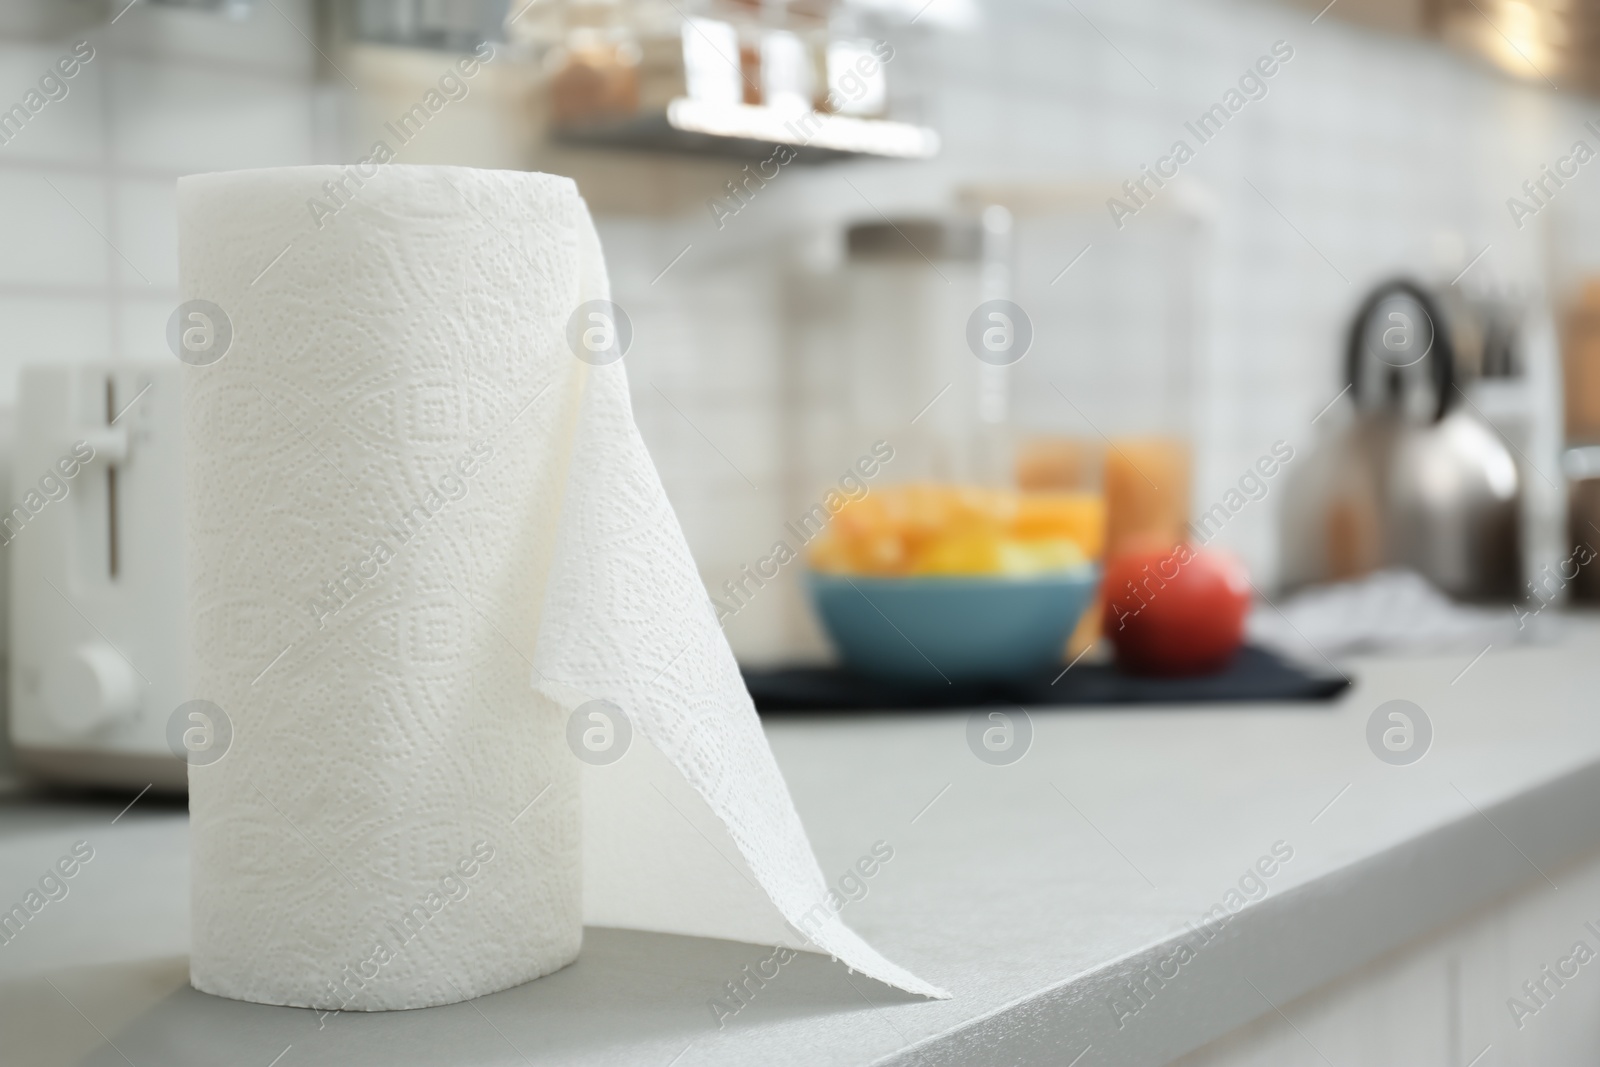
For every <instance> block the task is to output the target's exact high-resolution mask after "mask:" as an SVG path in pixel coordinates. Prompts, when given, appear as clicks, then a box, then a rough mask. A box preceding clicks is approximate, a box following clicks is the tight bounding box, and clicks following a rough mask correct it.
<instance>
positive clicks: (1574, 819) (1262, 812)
mask: <svg viewBox="0 0 1600 1067" xmlns="http://www.w3.org/2000/svg"><path fill="white" fill-rule="evenodd" d="M1564 621H1565V625H1564V626H1563V627H1562V630H1563V632H1562V634H1561V636H1560V637H1559V638H1558V639H1557V640H1555V642H1554V643H1551V644H1546V645H1540V646H1520V647H1510V648H1505V649H1501V648H1499V647H1495V648H1491V649H1489V650H1488V651H1487V653H1486V654H1483V655H1482V656H1481V657H1479V658H1477V659H1476V660H1474V659H1473V654H1472V652H1471V651H1468V652H1461V653H1451V654H1448V655H1445V654H1440V655H1433V656H1411V657H1405V658H1395V659H1360V660H1357V661H1355V662H1354V663H1353V664H1352V665H1350V667H1349V670H1350V671H1351V673H1352V675H1353V676H1354V678H1355V679H1356V683H1355V685H1354V686H1353V687H1352V689H1350V690H1349V691H1347V692H1346V694H1345V695H1344V696H1343V697H1341V698H1340V699H1338V700H1336V701H1333V702H1329V703H1324V704H1300V705H1250V706H1242V705H1235V706H1228V705H1213V706H1202V707H1165V708H1159V709H1134V708H1119V709H1116V710H1095V709H1083V708H1074V709H1071V710H1067V709H1062V710H1049V709H1035V710H1034V711H1033V712H1032V714H1031V723H1032V732H1033V737H1032V741H1031V744H1030V747H1029V749H1028V751H1027V754H1026V755H1025V756H1024V757H1023V758H1022V759H1021V760H1019V761H1017V762H1015V763H1012V764H1009V765H993V764H991V763H987V762H984V761H983V760H980V759H979V758H977V757H976V756H975V755H974V753H973V751H972V750H971V749H970V748H969V747H968V741H967V736H968V729H967V728H968V716H967V715H966V714H963V713H938V714H931V713H930V714H916V713H905V712H900V713H896V714H893V715H877V716H851V717H796V718H786V719H782V720H778V721H772V722H769V723H768V724H767V732H768V735H769V737H770V738H771V741H772V746H773V749H774V751H775V752H776V753H777V758H778V762H779V764H780V765H781V766H782V768H783V771H784V773H785V775H786V776H787V778H788V782H789V786H790V789H791V791H792V792H793V795H794V798H795V803H796V805H797V806H798V808H799V810H800V814H801V816H802V818H803V819H804V820H805V824H806V827H807V829H808V831H809V832H810V834H811V838H812V842H813V844H814V846H815V848H816V852H817V855H818V858H819V860H820V861H821V864H822V868H823V873H824V875H825V876H827V877H828V878H829V880H830V882H832V883H834V884H836V885H837V884H839V883H840V880H841V878H843V876H844V875H846V874H847V873H848V872H849V871H850V869H851V868H852V867H853V866H854V865H855V864H856V862H857V860H858V859H860V858H861V857H863V856H866V855H868V854H869V853H871V852H872V850H873V849H874V846H875V845H877V846H878V849H879V851H880V854H881V852H882V851H883V849H884V848H885V847H887V848H888V849H892V851H893V856H892V858H891V859H890V860H888V862H885V863H883V864H882V865H881V867H879V868H878V870H877V871H876V873H875V874H874V876H873V877H871V878H870V879H864V880H862V881H861V882H860V883H859V887H857V883H853V882H848V881H847V882H846V883H845V888H847V889H850V890H851V892H852V894H853V895H855V896H857V897H858V898H859V899H857V900H855V901H853V902H851V903H849V904H848V905H847V906H846V907H845V909H844V912H843V917H844V919H845V921H846V922H847V923H849V924H850V925H852V926H854V927H855V928H856V929H857V930H858V931H860V932H861V933H862V934H863V935H864V936H865V937H866V938H867V939H868V940H869V941H871V942H872V943H873V944H874V945H875V946H877V947H878V948H879V949H881V950H882V951H883V952H884V953H885V954H886V955H888V956H889V957H890V958H891V959H894V960H896V961H898V962H900V963H903V964H904V965H906V966H907V967H909V968H910V969H911V970H913V971H914V972H916V973H917V974H919V975H921V976H923V977H925V978H927V979H928V980H930V981H933V982H936V983H938V984H939V985H942V986H944V987H946V988H948V989H950V990H951V991H952V992H953V993H954V998H953V999H951V1000H948V1001H926V1000H923V999H921V998H917V997H912V996H908V995H905V994H902V993H899V992H897V991H895V990H892V989H889V988H887V987H885V986H882V985H879V984H877V983H875V982H872V981H870V980H868V979H865V978H863V977H862V976H861V975H858V974H850V973H848V972H847V971H846V970H845V969H844V968H843V967H841V966H839V965H837V964H834V963H832V962H830V961H829V960H828V959H827V958H826V957H821V956H814V955H810V954H801V955H799V956H797V957H796V958H795V959H793V960H792V961H790V962H788V963H786V964H784V965H783V966H782V967H781V968H779V971H778V974H777V975H776V977H773V978H771V979H770V980H769V981H767V982H766V983H765V985H764V986H759V987H755V988H754V991H753V992H751V993H750V994H748V1003H744V1004H742V1005H741V1006H740V1007H739V1010H738V1011H737V1012H735V1013H731V1014H730V1013H729V1011H728V1010H727V1009H726V1005H727V1004H729V1003H732V1002H730V1001H727V1000H726V999H724V1005H725V1007H724V1010H722V1011H720V1012H719V1011H718V1010H716V1009H715V1008H714V1007H713V1004H712V1002H713V1000H714V999H715V998H727V997H728V992H727V989H726V983H728V982H730V981H734V980H736V979H741V978H742V977H743V975H744V973H745V972H744V970H743V969H744V968H745V967H746V965H750V967H751V969H752V970H755V969H756V965H757V964H759V963H760V962H761V961H762V960H764V959H765V958H767V957H768V956H769V955H770V954H771V950H770V949H764V948H760V947H757V946H753V945H744V944H736V943H731V942H722V941H710V940H702V939H694V938H684V937H673V936H667V935H660V934H647V933H638V932H632V931H625V930H610V929H596V928H591V929H589V930H588V931H586V935H585V943H584V949H583V953H582V955H581V956H580V957H579V959H578V961H577V962H576V963H574V964H573V965H571V966H569V967H567V968H566V969H564V970H562V971H559V972H557V973H556V974H554V975H550V976H548V977H545V978H541V979H539V980H537V981H534V982H531V983H528V984H527V985H523V986H519V987H517V988H515V989H510V990H507V991H505V992H502V993H498V994H494V995H492V996H487V997H482V998H480V999H478V1000H475V1001H472V1002H469V1003H465V1004H457V1005H452V1006H448V1007H442V1008H430V1009H425V1010H419V1011H408V1012H390V1013H377V1014H356V1013H351V1014H343V1015H328V1016H321V1015H319V1014H318V1013H316V1012H313V1011H309V1010H302V1009H294V1008H281V1007H268V1006H263V1005H256V1004H245V1003H239V1002H234V1001H228V1000H223V999H219V998H215V997H210V996H206V995H204V994H201V993H197V992H195V991H194V990H193V989H191V988H189V986H188V984H187V966H188V965H187V959H186V956H185V952H186V949H187V944H188V931H187V916H186V911H187V901H188V877H189V872H188V857H187V844H186V817H185V814H184V811H183V808H182V806H181V804H174V803H172V802H171V801H161V800H158V799H156V798H154V797H151V796H146V797H143V798H141V799H139V800H138V801H137V802H136V803H134V804H133V805H132V807H131V808H128V809H127V810H126V811H122V809H123V807H124V805H126V804H127V803H128V801H129V800H130V799H132V798H131V791H130V795H128V796H118V797H101V798H72V797H39V796H35V795H25V794H13V795H11V796H10V797H7V798H5V799H4V800H3V801H0V906H3V907H6V908H9V907H10V905H11V904H12V903H14V902H16V901H20V899H21V898H22V895H23V894H24V893H26V892H27V891H28V889H29V888H30V887H31V886H33V885H35V884H36V883H37V882H38V880H39V878H40V876H41V875H43V874H44V873H45V872H46V871H47V869H48V868H50V867H51V866H52V865H53V864H54V863H55V862H56V860H57V859H58V858H59V857H61V856H62V855H65V854H67V853H68V852H69V851H70V850H71V848H72V846H73V844H74V843H75V842H78V841H86V842H89V844H90V846H91V847H92V848H93V850H94V858H93V859H92V860H91V861H90V862H89V863H87V864H85V865H84V866H83V867H82V869H81V870H80V871H79V872H78V873H77V875H76V876H75V877H74V878H73V879H72V880H71V881H70V884H69V892H68V894H67V896H66V897H64V898H63V899H60V900H56V901H52V902H50V903H49V904H48V905H46V906H45V907H44V909H43V910H41V911H40V912H39V914H38V915H37V916H36V917H35V918H34V920H33V921H32V922H30V923H29V924H28V925H27V926H26V927H25V928H24V929H23V930H22V931H21V933H20V934H19V935H18V936H16V937H15V938H14V939H13V940H12V941H11V942H10V943H8V944H3V945H0V1060H3V1061H4V1062H5V1063H6V1064H7V1065H9V1064H12V1063H16V1064H28V1065H30V1067H34V1065H55V1064H93V1065H102V1064H125V1063H126V1064H133V1065H136V1067H184V1065H188V1064H195V1065H200V1064H214V1063H229V1064H236V1065H241V1067H249V1065H259V1067H300V1065H304V1064H340V1065H359V1064H386V1065H387V1064H392V1065H407V1067H409V1065H434V1064H439V1065H445V1064H449V1065H472V1067H476V1065H487V1064H523V1063H538V1064H553V1063H562V1064H585V1065H601V1064H644V1065H651V1064H655V1065H659V1067H702V1065H709V1064H751V1063H761V1064H776V1065H783V1064H797V1065H798V1064H807V1065H814V1064H866V1063H883V1064H952V1065H955V1064H971V1063H988V1062H1005V1063H1040V1064H1044V1063H1049V1064H1057V1065H1066V1064H1078V1065H1079V1067H1098V1065H1102V1064H1153V1063H1162V1062H1165V1061H1166V1060H1168V1059H1170V1058H1172V1057H1174V1056H1177V1055H1180V1054H1182V1053H1184V1052H1186V1051H1189V1050H1191V1049H1194V1048H1197V1047H1199V1046H1201V1045H1203V1044H1205V1043H1206V1042H1208V1041H1210V1040H1212V1039H1213V1038H1215V1037H1218V1036H1220V1035H1221V1034H1223V1033H1226V1032H1227V1031H1229V1030H1231V1029H1233V1028H1234V1027H1236V1026H1238V1025H1240V1024H1242V1023H1244V1022H1246V1021H1248V1020H1250V1019H1252V1018H1255V1017H1256V1016H1259V1015H1261V1014H1262V1013H1265V1012H1269V1011H1272V1010H1273V1006H1275V1005H1282V1004H1284V1003H1285V1002H1287V1001H1289V1000H1292V999H1293V998H1295V997H1297V996H1299V995H1301V994H1303V993H1305V992H1308V991H1310V990H1312V989H1315V988H1317V987H1319V986H1321V985H1323V984H1325V983H1327V982H1329V981H1331V980H1334V979H1336V978H1338V977H1340V976H1341V975H1344V974H1347V973H1349V972H1350V971H1352V970H1353V969H1355V968H1357V967H1359V966H1360V965H1361V964H1363V963H1365V962H1367V961H1368V960H1371V959H1373V958H1375V957H1377V956H1379V955H1381V954H1383V953H1384V952H1386V951H1389V950H1391V949H1393V948H1395V947H1398V946H1400V945H1402V944H1404V943H1406V942H1408V941H1411V940H1413V939H1415V938H1417V937H1419V936H1422V935H1424V934H1426V933H1429V932H1430V931H1434V930H1437V929H1439V928H1442V927H1443V926H1445V925H1446V924H1448V923H1450V922H1452V921H1453V920H1455V919H1457V918H1460V917H1463V916H1465V915H1467V914H1469V913H1470V912H1472V911H1473V910H1475V909H1477V908H1480V907H1483V906H1485V905H1488V904H1490V903H1491V902H1493V901H1494V900H1495V899H1496V898H1498V897H1500V896H1502V895H1504V894H1505V893H1507V892H1509V891H1512V890H1515V889H1517V888H1518V887H1520V886H1523V885H1526V884H1529V883H1532V882H1534V881H1537V880H1539V879H1548V878H1552V877H1557V878H1558V877H1559V872H1560V870H1561V869H1562V867H1563V866H1564V865H1566V864H1570V863H1573V862H1576V861H1577V860H1579V859H1580V858H1583V857H1585V856H1586V855H1588V854H1590V853H1592V852H1594V851H1595V850H1597V849H1600V820H1596V819H1594V818H1593V817H1592V812H1594V811H1595V810H1596V808H1597V805H1600V714H1597V713H1596V710H1595V708H1596V705H1595V693H1596V692H1597V691H1600V655H1597V654H1596V653H1597V652H1600V624H1597V623H1596V622H1594V621H1592V620H1578V619H1569V620H1564ZM1396 699H1403V700H1408V701H1412V702H1414V703H1415V704H1416V705H1417V706H1418V707H1420V708H1421V709H1423V711H1424V712H1425V713H1426V715H1427V716H1428V719H1429V720H1430V722H1431V724H1432V731H1433V737H1432V741H1431V747H1430V749H1429V751H1428V752H1427V754H1426V755H1425V756H1424V757H1423V758H1422V759H1421V760H1419V761H1417V762H1415V763H1412V764H1409V765H1399V766H1397V765H1391V764H1389V763H1386V762H1384V761H1383V760H1380V759H1379V758H1378V757H1377V756H1376V755H1375V754H1374V751H1373V750H1372V749H1371V748H1370V747H1369V744H1368V740H1367V726H1368V719H1369V717H1370V716H1371V714H1372V713H1373V711H1374V710H1375V709H1376V708H1377V707H1378V706H1379V705H1381V704H1383V703H1385V702H1386V701H1389V700H1396ZM119 812H120V814H119ZM880 842H881V843H882V844H881V845H880V844H879V843H880ZM707 847H710V846H709V845H708V846H707ZM1252 872H1254V873H1252ZM1262 872H1270V873H1262ZM1235 909H1237V913H1236V914H1235V913H1234V910H1235ZM1208 914H1209V915H1210V916H1211V917H1212V918H1213V919H1215V917H1217V916H1220V915H1228V916H1230V917H1229V918H1228V919H1227V921H1226V922H1221V923H1217V924H1216V925H1214V926H1213V927H1212V928H1209V929H1208V930H1206V931H1196V930H1195V929H1194V928H1193V927H1192V926H1191V925H1190V924H1199V923H1202V922H1203V921H1204V920H1205V919H1206V917H1207V915H1208ZM1183 946H1188V948H1187V950H1185V949H1184V947H1183ZM1147 965H1148V966H1150V967H1151V968H1152V970H1151V971H1149V972H1146V971H1143V970H1142V969H1143V968H1144V967H1146V966H1147ZM1152 973H1159V974H1162V975H1165V976H1166V977H1165V978H1164V979H1159V980H1158V979H1155V978H1151V977H1150V975H1151V974H1152ZM1135 981H1138V982H1141V983H1142V987H1143V989H1144V990H1145V991H1146V992H1145V995H1144V996H1143V997H1142V998H1138V999H1136V998H1133V997H1132V994H1131V993H1130V992H1129V991H1128V990H1129V985H1130V983H1132V982H1135ZM746 988H747V989H748V988H752V987H751V986H747V987H746ZM1135 1008H1137V1010H1134V1009H1135Z"/></svg>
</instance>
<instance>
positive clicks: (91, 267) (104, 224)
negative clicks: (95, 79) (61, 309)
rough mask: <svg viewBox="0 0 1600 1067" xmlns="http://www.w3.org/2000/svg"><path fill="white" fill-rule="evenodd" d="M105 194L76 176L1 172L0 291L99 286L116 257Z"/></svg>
mask: <svg viewBox="0 0 1600 1067" xmlns="http://www.w3.org/2000/svg"><path fill="white" fill-rule="evenodd" d="M41 117H42V116H41ZM107 189H108V184H107V181H106V179H105V178H103V177H99V176H97V175H93V174H85V173H82V172H79V171H54V170H39V169H34V168H31V167H29V168H17V169H6V168H0V205H4V209H3V210H0V248H3V249H4V250H5V254H4V255H3V256H0V286H3V285H6V284H13V285H20V286H38V285H55V286H71V287H75V288H79V289H82V290H83V291H84V292H85V293H87V292H88V291H89V290H91V289H93V290H98V289H100V288H101V287H103V286H104V285H105V284H106V281H107V271H108V270H109V269H110V267H109V261H110V258H111V257H112V256H113V255H115V253H114V252H113V251H112V249H111V246H110V245H108V244H107V243H106V236H108V235H109V230H110V226H109V223H108V220H107V207H108V205H107Z"/></svg>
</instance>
